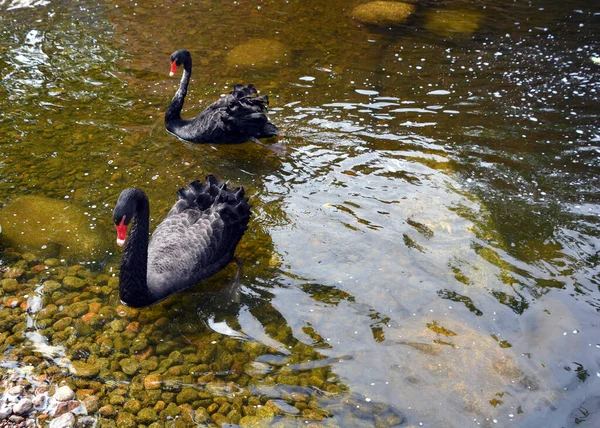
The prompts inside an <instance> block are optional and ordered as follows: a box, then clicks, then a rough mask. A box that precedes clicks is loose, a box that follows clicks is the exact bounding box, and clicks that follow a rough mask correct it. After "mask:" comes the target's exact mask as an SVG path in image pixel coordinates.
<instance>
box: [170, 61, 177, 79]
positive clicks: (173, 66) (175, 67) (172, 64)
mask: <svg viewBox="0 0 600 428" xmlns="http://www.w3.org/2000/svg"><path fill="white" fill-rule="evenodd" d="M176 71H177V64H176V63H175V61H173V62H172V63H171V72H170V73H169V76H171V77H173V75H175V72H176Z"/></svg>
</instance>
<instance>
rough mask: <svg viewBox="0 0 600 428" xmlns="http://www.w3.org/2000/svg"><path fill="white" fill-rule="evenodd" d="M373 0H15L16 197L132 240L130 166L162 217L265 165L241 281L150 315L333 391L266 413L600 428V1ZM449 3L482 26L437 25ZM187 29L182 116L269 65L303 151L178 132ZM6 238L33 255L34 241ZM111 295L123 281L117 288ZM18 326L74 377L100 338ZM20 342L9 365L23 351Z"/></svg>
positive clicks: (80, 260) (107, 297)
mask: <svg viewBox="0 0 600 428" xmlns="http://www.w3.org/2000/svg"><path fill="white" fill-rule="evenodd" d="M359 3H363V2H359V1H351V2H347V1H337V0H336V1H330V2H319V1H305V2H296V1H284V0H273V1H261V2H246V1H227V2H218V1H203V2H181V3H179V2H165V3H161V2H155V1H148V2H138V3H136V2H133V1H127V2H125V1H123V2H119V1H109V2H100V3H99V4H96V3H92V2H86V1H83V2H78V3H77V4H71V3H70V2H55V1H50V2H16V1H15V2H11V1H4V2H0V11H1V14H0V22H1V23H2V30H1V33H0V70H2V80H1V83H0V118H1V121H0V175H1V178H2V180H0V201H3V202H4V203H5V204H6V203H8V202H9V201H11V200H13V199H14V198H17V197H19V196H22V195H38V196H46V197H49V198H54V199H58V200H62V201H67V202H68V203H72V204H76V205H78V206H80V207H82V208H83V209H84V210H85V212H86V214H87V215H88V216H89V218H90V224H89V227H90V228H94V229H96V228H100V229H102V228H105V229H106V230H107V232H106V233H107V234H108V235H109V236H108V239H109V240H110V242H113V241H114V236H113V234H114V232H113V230H112V229H111V227H112V225H111V212H112V207H113V205H114V203H115V201H116V198H117V196H118V195H119V193H120V192H121V190H122V189H124V188H125V187H129V186H134V185H135V186H139V187H140V188H143V189H144V190H146V192H147V193H148V195H149V197H150V199H151V207H152V218H153V221H160V219H161V218H162V216H164V215H165V214H166V212H167V210H168V209H169V208H170V206H171V205H172V203H173V201H174V199H175V192H176V190H177V189H178V188H180V187H181V186H182V185H184V184H185V183H186V182H189V181H191V180H194V179H202V178H203V177H204V176H205V175H206V174H208V173H212V174H215V175H217V176H218V177H220V178H222V179H225V180H227V181H229V182H231V183H232V184H234V185H243V186H244V187H245V188H246V189H247V193H248V194H249V195H250V197H251V200H252V204H253V208H254V215H253V217H252V220H251V225H250V229H249V230H248V232H247V234H246V235H245V237H244V239H243V242H242V245H241V246H240V248H239V250H238V255H239V256H240V257H241V258H242V259H243V260H244V263H245V266H244V279H243V284H242V285H243V286H242V290H241V296H240V299H239V301H238V302H237V303H228V302H222V301H219V300H218V299H212V298H209V297H207V296H208V295H207V294H206V290H212V289H215V288H220V287H221V286H223V284H226V283H228V282H229V281H230V280H231V278H232V276H233V273H234V267H233V266H232V267H231V268H228V269H227V270H226V271H225V272H224V273H223V274H219V275H217V276H216V277H215V278H214V279H212V280H210V281H208V282H207V284H206V285H205V286H204V287H202V286H200V287H197V288H195V289H194V290H192V291H191V292H189V293H185V294H184V295H183V296H181V295H180V296H175V297H173V298H171V299H169V300H168V301H166V302H165V303H162V304H160V305H157V306H156V307H154V308H153V309H151V310H148V315H147V316H145V317H144V316H140V317H139V318H137V319H138V321H139V322H140V324H142V330H143V332H144V333H145V334H147V336H148V337H149V338H150V346H151V347H152V346H153V340H154V339H153V337H155V336H156V332H154V333H152V332H151V331H150V327H151V325H152V323H153V322H154V321H156V320H158V319H161V318H164V317H167V318H170V319H172V320H174V321H175V323H174V324H172V327H171V328H170V329H168V330H160V328H159V330H158V331H159V332H161V333H160V334H163V335H164V336H163V339H164V340H166V341H169V342H170V343H172V344H173V346H174V348H183V347H188V348H189V347H190V346H191V347H192V349H191V350H189V349H188V351H189V352H196V351H195V349H194V348H193V347H199V348H201V347H202V346H203V345H202V343H205V342H203V341H206V340H222V339H223V338H224V337H226V336H228V335H230V336H231V335H232V336H231V337H232V338H231V339H227V340H234V341H239V342H240V343H241V342H244V341H250V342H251V343H258V344H263V345H266V346H265V348H264V351H263V352H259V354H261V355H260V356H257V357H256V360H255V361H249V364H250V366H252V365H254V366H253V367H254V368H255V369H260V370H265V372H266V373H268V375H265V376H262V377H260V376H259V380H256V381H250V382H248V379H246V380H245V381H244V382H242V381H239V378H238V380H237V381H239V387H240V388H241V389H244V388H246V389H247V390H248V391H249V394H251V395H252V396H255V397H259V398H260V399H261V400H263V402H264V399H265V397H266V398H273V399H275V400H280V401H281V402H283V403H288V405H289V403H292V401H291V400H289V393H290V391H296V390H299V391H302V392H303V393H306V394H308V395H310V396H312V397H314V402H315V403H316V404H315V407H316V408H318V409H319V411H320V412H321V413H319V415H320V416H315V414H310V413H307V412H304V413H302V412H299V411H298V409H295V410H292V409H289V408H285V409H286V410H285V411H284V412H283V415H281V416H278V417H276V418H274V419H271V418H267V419H265V420H264V423H265V424H267V425H269V424H277V423H279V424H284V425H285V426H288V425H289V426H295V425H294V424H296V425H305V424H306V423H307V421H310V420H319V423H321V424H323V425H327V426H328V425H338V426H373V425H374V424H376V423H378V424H380V426H392V425H395V424H398V423H399V424H401V425H402V426H405V425H406V426H416V425H419V424H421V423H422V424H423V425H424V426H448V427H450V426H479V425H482V426H493V425H495V424H497V425H498V426H556V427H558V426H575V425H576V424H577V423H583V424H585V423H589V424H590V425H589V426H592V425H593V424H594V423H597V422H598V421H599V420H600V419H599V418H600V416H599V415H598V412H599V411H600V409H599V408H598V405H597V404H596V405H595V406H594V404H593V403H594V397H597V394H598V392H597V391H598V382H599V376H600V375H599V373H600V340H599V337H600V336H599V335H598V310H599V307H600V300H599V297H600V289H599V284H600V277H599V273H598V255H597V254H598V248H597V247H598V245H599V244H600V242H599V234H598V224H599V214H600V206H599V204H598V195H599V194H600V193H599V181H598V180H599V179H598V177H599V174H598V172H599V166H600V161H599V159H600V157H599V153H600V147H599V144H600V131H598V118H599V116H600V107H599V104H598V91H599V90H600V83H599V77H600V65H598V64H596V63H594V62H593V60H592V57H598V56H600V47H599V45H598V37H597V35H598V34H600V33H599V31H600V9H599V8H598V5H596V4H593V3H591V2H587V1H536V0H533V1H529V2H519V3H515V2H512V1H461V0H456V1H448V2H433V1H432V2H422V3H421V4H420V5H419V6H418V8H417V13H416V14H415V16H414V17H413V18H412V19H411V20H410V21H409V22H408V23H407V24H406V25H405V26H402V27H400V28H396V29H375V28H371V27H368V26H364V25H361V24H360V23H358V22H357V21H356V20H354V19H353V18H352V13H351V11H352V9H353V7H354V6H355V5H357V4H359ZM27 5H29V6H32V7H25V6H27ZM447 10H461V11H463V15H465V14H466V15H468V16H469V18H468V22H469V23H471V24H472V23H475V24H476V27H477V29H476V30H475V31H474V32H472V33H468V34H465V33H461V32H458V33H455V34H454V35H451V36H448V35H447V34H445V33H440V32H443V31H444V26H442V28H441V29H438V30H436V29H435V28H432V26H431V25H430V23H431V21H432V20H433V19H434V18H433V17H434V16H435V15H436V14H439V13H443V12H444V11H447ZM440 11H441V12H440ZM465 11H468V12H469V13H468V14H467V13H466V12H465ZM447 26H449V25H446V27H447ZM257 39H259V40H260V39H268V40H269V44H270V45H273V46H278V47H279V49H280V50H281V53H280V54H278V55H279V56H276V57H275V59H273V58H269V59H267V60H266V61H261V60H259V58H260V57H261V55H263V54H264V53H263V52H256V53H253V52H252V50H251V49H250V48H249V49H248V51H249V54H250V55H254V54H255V55H256V56H257V61H256V63H255V64H254V65H251V64H250V65H244V66H235V65H231V64H230V62H228V57H229V56H230V55H231V52H232V51H233V50H234V49H235V48H236V47H238V46H240V45H242V46H243V45H244V44H245V43H252V42H253V41H254V42H255V43H256V40H257ZM259 45H260V43H259ZM261 46H262V45H261ZM180 48H186V49H188V50H190V51H191V53H192V56H193V58H194V72H193V76H192V82H191V86H190V90H189V92H188V97H187V100H186V104H185V107H184V114H183V115H184V117H190V116H192V115H194V114H196V112H198V111H199V110H200V109H201V108H203V107H205V106H206V105H208V104H209V103H210V102H212V101H213V100H215V99H216V98H218V97H219V95H220V94H222V93H225V92H227V91H228V90H229V88H230V87H231V86H232V85H233V84H235V83H238V82H243V83H254V84H255V85H256V86H257V87H258V88H259V89H260V90H261V92H262V93H268V94H270V101H271V110H270V117H271V119H272V121H273V122H274V123H275V124H276V125H277V126H279V128H280V129H281V130H282V131H283V134H284V135H283V136H282V137H280V139H279V141H280V142H281V143H284V144H285V145H286V146H287V153H286V155H284V156H281V157H279V156H277V155H275V154H273V153H270V152H269V151H266V150H264V149H263V148H261V147H259V146H257V145H255V144H252V143H246V144H241V145H235V146H225V145H215V146H208V145H193V144H188V143H183V142H181V141H178V140H176V139H174V138H173V137H172V136H170V135H168V134H167V133H166V131H165V130H164V126H163V118H162V115H163V112H164V111H165V109H166V106H167V105H168V102H169V100H170V97H171V96H172V95H173V93H174V91H175V88H176V85H177V84H178V80H176V79H170V78H169V77H168V72H169V55H170V54H171V52H173V51H174V50H176V49H180ZM242 49H244V48H242ZM4 248H5V249H4V252H3V253H0V259H2V260H3V265H5V266H6V267H11V266H12V264H11V263H14V260H16V259H18V255H17V256H16V258H15V256H14V253H13V252H12V250H10V245H8V244H5V247H4ZM32 252H33V254H34V255H36V251H32ZM41 254H42V252H41V250H40V255H37V256H38V257H40V258H41V259H43V258H44V257H48V255H46V254H44V255H43V256H42V255H41ZM119 254H120V253H119V249H118V248H117V247H116V245H114V244H111V245H109V246H108V250H103V251H99V252H97V253H96V254H95V255H94V256H93V257H84V256H79V257H76V258H75V260H64V261H63V262H62V266H63V267H65V268H71V267H72V266H73V265H75V264H81V265H83V266H84V267H85V269H89V271H90V275H91V277H92V278H96V277H97V275H105V276H106V275H107V274H108V275H113V274H114V272H115V268H116V266H118V260H119ZM33 264H34V263H32V265H33ZM20 281H21V282H23V283H24V282H25V281H24V279H23V278H22V279H21V280H20ZM36 281H37V280H34V281H33V282H36ZM98 281H101V280H98ZM30 282H31V281H30ZM38 282H42V280H41V279H40V280H39V281H38ZM88 294H89V293H88ZM9 295H10V293H8V292H6V293H5V297H4V301H5V304H6V299H7V298H8V296H9ZM86 296H87V295H86ZM86 296H83V297H82V299H83V300H85V297H86ZM92 297H93V296H92ZM92 297H90V299H92ZM94 299H95V300H94ZM92 300H93V301H98V302H100V303H102V304H103V305H106V306H109V307H112V308H113V309H114V308H116V307H117V304H118V297H117V294H116V292H115V291H114V290H113V292H111V293H109V294H100V297H97V296H96V297H93V299H92ZM45 303H47V302H45ZM114 316H115V317H116V315H114ZM31 317H32V318H33V319H35V315H32V316H31ZM222 322H226V324H222ZM109 326H110V323H109V322H107V323H106V324H102V325H101V326H100V327H98V328H97V329H95V330H94V332H93V333H91V332H88V334H92V337H93V338H94V340H96V339H98V337H100V336H102V335H107V334H109V333H110V332H108V330H109V329H110V327H109ZM147 326H148V329H146V327H147ZM145 329H146V330H145ZM15 334H23V337H24V338H25V339H24V341H23V342H22V345H21V346H25V347H32V349H33V350H34V351H33V352H34V354H35V353H36V352H37V353H38V354H39V355H42V356H44V355H46V354H44V353H43V352H41V351H39V347H38V348H36V347H35V346H33V345H32V343H34V342H35V341H36V340H37V341H38V343H39V341H40V340H41V341H42V342H44V343H46V344H47V345H49V346H53V347H55V348H53V349H60V352H59V353H60V354H61V355H62V356H63V357H64V358H63V359H61V360H60V361H61V362H60V364H59V363H58V362H57V359H56V358H48V357H47V356H44V357H43V359H44V361H46V364H47V367H54V366H56V367H59V368H58V369H56V367H55V370H57V371H55V373H58V374H55V376H56V377H57V379H58V378H59V377H60V373H63V372H62V371H61V370H63V369H64V370H67V369H65V367H67V368H68V366H69V361H72V360H75V359H81V356H78V355H80V354H77V352H78V349H80V347H81V346H82V342H83V339H81V340H79V339H77V337H79V336H78V335H77V332H75V333H74V336H75V339H73V340H70V339H68V338H66V337H63V336H64V335H60V334H59V335H53V334H52V330H51V329H44V330H41V329H36V328H35V327H30V326H27V327H25V328H24V329H23V331H22V333H21V332H17V333H15ZM153 334H154V336H153ZM80 336H83V334H81V335H80ZM239 336H242V337H241V338H240V337H239ZM34 339H35V340H34ZM94 340H91V341H90V343H93V342H94ZM161 340H162V339H161ZM88 345H89V346H88V347H90V349H92V351H91V353H92V354H93V349H94V348H93V347H91V345H90V344H89V343H88ZM238 345H239V344H238ZM154 346H157V344H154ZM232 346H234V345H232ZM234 347H235V346H234ZM3 349H4V355H5V360H6V363H5V364H4V367H6V368H5V369H4V370H5V375H4V376H5V378H6V377H8V376H12V375H14V370H15V368H14V367H15V366H14V364H8V361H13V362H14V361H15V360H18V361H20V359H19V358H20V357H19V356H18V353H17V354H15V353H14V349H13V348H12V347H6V346H4V348H3ZM186 349H187V348H186ZM124 354H127V352H123V351H119V352H116V353H114V354H111V353H109V357H108V358H109V359H111V358H114V359H120V358H123V357H124ZM15 355H16V356H15ZM105 357H106V356H105ZM89 358H92V359H93V358H94V356H93V355H92V356H90V357H89ZM65 361H66V362H65ZM248 367H249V366H246V369H245V375H246V378H248V371H249V369H248ZM217 368H218V367H217ZM212 369H213V372H217V374H216V377H217V378H219V376H220V375H219V373H218V370H215V367H212ZM146 374H147V373H144V372H143V371H142V372H140V373H139V374H137V375H136V376H135V377H134V376H129V377H128V376H124V375H123V376H121V378H119V379H118V380H119V381H123V382H126V383H129V382H133V383H135V381H136V379H137V380H140V379H143V378H144V377H145V375H146ZM102 376H103V375H102V374H100V375H99V380H100V381H101V382H108V379H106V378H103V377H102ZM169 376H171V377H172V378H173V379H176V380H181V378H180V377H178V375H177V374H175V373H165V377H166V378H167V379H166V380H168V378H169ZM188 376H192V375H188ZM243 376H244V375H242V378H243ZM222 377H223V378H224V379H225V380H229V381H231V382H233V383H234V384H235V383H236V382H237V381H236V379H234V378H231V379H229V378H227V377H226V375H222ZM184 381H189V378H185V379H184ZM192 382H198V383H197V385H198V388H201V389H202V388H203V385H204V383H203V381H202V380H198V379H196V378H194V379H192ZM242 383H244V384H242ZM298 388H299V389H298ZM123 394H124V395H125V396H132V394H133V392H131V391H129V390H126V391H125V392H123ZM128 394H129V395H128ZM217 395H219V394H217ZM102 399H103V400H104V399H106V398H105V397H103V398H102ZM590 403H592V404H590ZM280 405H281V406H282V407H284V404H281V403H280ZM582 409H583V410H582ZM323 415H324V416H323ZM398 415H401V418H399V417H398ZM386 418H387V419H386ZM400 419H401V420H402V422H400ZM582 426H586V425H582Z"/></svg>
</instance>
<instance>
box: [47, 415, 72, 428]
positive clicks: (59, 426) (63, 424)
mask: <svg viewBox="0 0 600 428" xmlns="http://www.w3.org/2000/svg"><path fill="white" fill-rule="evenodd" d="M74 426H75V416H74V415H73V413H64V414H62V415H60V416H59V417H58V418H56V419H54V420H52V421H51V422H50V425H49V428H73V427H74Z"/></svg>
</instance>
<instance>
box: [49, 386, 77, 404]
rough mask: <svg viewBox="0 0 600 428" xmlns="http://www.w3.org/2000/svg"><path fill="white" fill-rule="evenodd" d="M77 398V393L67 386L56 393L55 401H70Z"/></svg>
mask: <svg viewBox="0 0 600 428" xmlns="http://www.w3.org/2000/svg"><path fill="white" fill-rule="evenodd" d="M74 398H75V393H74V392H73V390H72V389H71V388H69V387H68V386H67V385H64V386H61V387H60V388H58V389H57V390H56V392H55V393H54V399H55V400H56V401H69V400H73V399H74Z"/></svg>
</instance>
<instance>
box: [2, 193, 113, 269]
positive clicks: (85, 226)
mask: <svg viewBox="0 0 600 428" xmlns="http://www.w3.org/2000/svg"><path fill="white" fill-rule="evenodd" d="M89 223H90V219H89V217H88V216H87V215H85V212H84V210H83V208H82V207H80V206H78V205H76V204H72V203H68V202H65V201H61V200H57V199H51V198H46V197H44V196H32V195H26V196H21V197H18V198H15V199H13V200H12V201H10V202H8V204H6V205H5V206H4V208H2V210H1V211H0V224H2V234H1V235H0V239H1V240H2V241H3V242H5V243H7V244H9V245H10V246H12V247H13V248H15V250H17V251H19V252H27V251H32V252H34V253H35V254H40V255H41V256H45V255H50V254H52V253H56V252H58V254H59V256H60V257H61V258H72V257H74V256H78V257H82V256H83V257H89V256H92V255H94V254H100V253H104V252H105V251H106V250H107V249H108V248H109V245H108V240H107V236H108V234H106V233H104V231H102V230H101V227H100V226H99V225H98V226H95V228H94V229H92V228H90V225H89Z"/></svg>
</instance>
